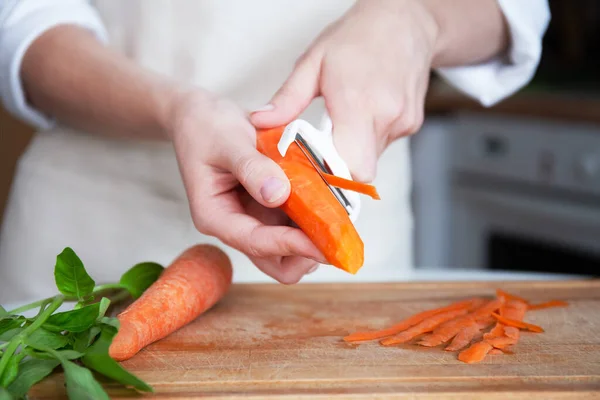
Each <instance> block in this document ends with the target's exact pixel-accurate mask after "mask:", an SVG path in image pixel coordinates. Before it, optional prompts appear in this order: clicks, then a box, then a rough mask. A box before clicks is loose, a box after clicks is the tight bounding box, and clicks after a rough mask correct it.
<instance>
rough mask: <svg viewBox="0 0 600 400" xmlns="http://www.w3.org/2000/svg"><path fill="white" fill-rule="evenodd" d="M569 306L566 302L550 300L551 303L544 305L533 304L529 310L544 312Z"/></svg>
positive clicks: (547, 302)
mask: <svg viewBox="0 0 600 400" xmlns="http://www.w3.org/2000/svg"><path fill="white" fill-rule="evenodd" d="M568 305H569V303H567V302H566V301H562V300H550V301H546V302H544V303H539V304H531V305H529V307H528V309H529V310H542V309H544V308H553V307H567V306H568Z"/></svg>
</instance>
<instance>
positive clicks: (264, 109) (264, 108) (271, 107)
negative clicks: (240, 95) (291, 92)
mask: <svg viewBox="0 0 600 400" xmlns="http://www.w3.org/2000/svg"><path fill="white" fill-rule="evenodd" d="M274 109H275V106H274V105H273V104H267V105H266V106H262V107H261V108H258V109H256V110H254V111H252V113H257V112H265V111H273V110H274Z"/></svg>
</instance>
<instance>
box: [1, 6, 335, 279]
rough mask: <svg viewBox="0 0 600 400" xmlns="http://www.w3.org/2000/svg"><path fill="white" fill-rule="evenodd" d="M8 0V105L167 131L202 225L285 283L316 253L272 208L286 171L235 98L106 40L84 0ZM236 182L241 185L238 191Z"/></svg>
mask: <svg viewBox="0 0 600 400" xmlns="http://www.w3.org/2000/svg"><path fill="white" fill-rule="evenodd" d="M6 1H8V0H5V2H4V3H0V4H1V6H0V56H1V57H0V72H2V73H0V95H1V96H2V100H3V101H4V103H5V104H6V105H7V106H8V107H7V108H8V109H9V111H11V112H12V113H13V114H15V115H16V116H18V117H20V118H21V119H23V120H25V121H27V122H30V123H32V124H33V125H36V126H37V127H40V128H50V127H52V125H53V123H54V121H57V122H60V123H62V124H64V125H69V126H71V127H75V128H79V129H80V130H84V131H87V132H90V133H91V132H94V133H97V134H103V135H111V136H120V137H130V138H137V139H148V138H153V139H165V140H171V141H172V143H173V147H174V149H175V154H176V157H177V162H178V165H179V169H180V172H181V175H182V180H183V183H184V186H185V190H186V192H187V197H188V201H189V207H190V212H191V215H192V219H193V222H194V224H195V226H196V227H197V229H198V230H199V231H200V232H202V233H204V234H207V235H211V236H215V237H217V238H218V239H220V240H221V241H222V242H224V243H225V244H227V245H229V246H231V247H233V248H235V249H237V250H239V251H241V252H243V253H245V254H246V255H248V257H249V258H250V259H251V260H252V261H253V262H254V263H255V264H256V265H257V266H258V267H259V268H260V269H261V270H262V271H263V272H265V273H266V274H267V275H269V276H271V277H273V278H274V279H276V280H278V281H280V282H284V283H294V282H297V281H298V280H300V279H301V278H302V276H303V275H304V274H305V273H306V272H307V271H309V270H310V269H312V268H313V266H314V265H315V264H316V262H318V261H320V262H324V257H323V255H322V254H321V253H320V252H319V250H318V249H317V248H316V247H315V246H314V244H313V243H312V242H311V241H310V239H309V238H308V237H307V236H306V235H305V234H304V233H303V232H302V231H301V230H299V229H296V228H292V227H290V226H289V224H290V221H289V219H288V218H287V217H285V215H282V214H283V213H281V212H280V211H279V210H277V209H276V208H277V207H278V206H280V205H281V204H282V203H283V202H284V201H285V200H286V199H287V197H288V196H289V193H290V183H289V180H288V179H287V177H286V175H285V173H284V172H283V170H282V169H281V168H280V167H279V166H278V165H277V164H276V163H275V162H273V160H271V159H269V158H267V157H266V156H264V155H262V154H261V153H260V152H258V151H257V150H256V130H255V129H254V127H253V126H252V125H251V124H250V122H249V121H248V116H247V114H246V113H245V112H244V111H243V110H241V109H240V108H239V107H238V106H237V105H236V104H234V103H232V102H231V101H228V100H226V99H221V98H219V97H217V96H215V95H213V94H211V93H208V92H207V91H205V90H203V89H202V88H197V87H188V86H180V84H179V83H177V82H173V81H171V80H170V79H168V78H166V77H162V76H159V75H156V74H153V73H151V72H149V71H147V70H145V69H143V68H142V67H139V66H137V65H136V64H135V63H134V62H132V61H130V60H128V59H126V58H125V57H123V56H122V55H120V54H118V53H116V52H114V51H112V50H110V49H109V48H108V47H106V46H105V45H104V43H102V40H98V38H99V37H102V36H103V35H101V34H98V33H99V32H101V31H102V27H101V26H100V23H99V22H98V19H97V18H96V17H95V16H94V12H93V8H91V7H90V6H89V4H87V2H85V1H83V0H63V1H60V2H57V1H56V0H18V1H8V2H6ZM76 15H79V16H80V17H77V18H76V17H75V16H76ZM94 33H95V34H94ZM7 38H8V39H7ZM4 71H6V72H7V74H6V75H4ZM24 93H25V94H24ZM75 167H76V166H75ZM240 184H241V186H243V187H244V188H245V189H246V191H247V193H242V194H241V195H240V194H239V186H240ZM274 208H275V210H273V209H274ZM223 221H228V223H227V224H224V223H223Z"/></svg>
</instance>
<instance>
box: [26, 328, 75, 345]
mask: <svg viewBox="0 0 600 400" xmlns="http://www.w3.org/2000/svg"><path fill="white" fill-rule="evenodd" d="M27 343H35V344H37V345H39V346H44V347H48V348H50V349H53V350H55V349H60V348H61V347H64V346H66V345H67V344H68V343H69V339H68V338H67V337H66V336H64V335H61V334H60V333H56V332H50V331H48V330H46V329H44V328H38V329H36V330H35V331H33V332H31V334H30V335H29V336H28V337H27Z"/></svg>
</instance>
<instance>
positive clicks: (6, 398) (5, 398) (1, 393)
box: [0, 386, 14, 400]
mask: <svg viewBox="0 0 600 400" xmlns="http://www.w3.org/2000/svg"><path fill="white" fill-rule="evenodd" d="M13 399H14V398H13V397H12V395H11V394H10V392H9V391H8V390H6V389H4V388H3V387H1V386H0V400H13Z"/></svg>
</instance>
